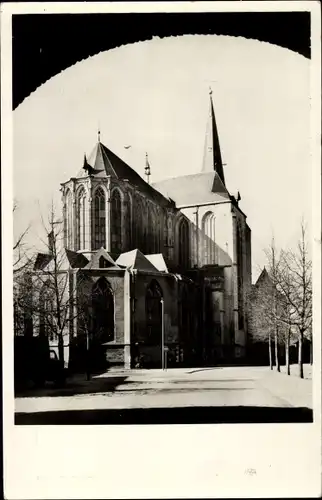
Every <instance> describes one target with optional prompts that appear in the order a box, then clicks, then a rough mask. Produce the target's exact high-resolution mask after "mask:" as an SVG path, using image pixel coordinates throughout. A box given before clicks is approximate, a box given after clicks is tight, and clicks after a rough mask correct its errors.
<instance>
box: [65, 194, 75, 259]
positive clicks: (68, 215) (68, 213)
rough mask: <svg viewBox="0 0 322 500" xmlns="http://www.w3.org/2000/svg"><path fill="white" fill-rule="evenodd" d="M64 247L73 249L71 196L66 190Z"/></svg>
mask: <svg viewBox="0 0 322 500" xmlns="http://www.w3.org/2000/svg"><path fill="white" fill-rule="evenodd" d="M65 217H66V247H67V248H68V249H72V248H73V246H74V245H73V196H72V193H71V191H70V189H68V191H67V194H66V215H65Z"/></svg>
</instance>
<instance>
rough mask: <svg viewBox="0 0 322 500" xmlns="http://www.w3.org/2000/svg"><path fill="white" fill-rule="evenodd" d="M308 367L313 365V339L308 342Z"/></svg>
mask: <svg viewBox="0 0 322 500" xmlns="http://www.w3.org/2000/svg"><path fill="white" fill-rule="evenodd" d="M310 365H313V339H311V342H310Z"/></svg>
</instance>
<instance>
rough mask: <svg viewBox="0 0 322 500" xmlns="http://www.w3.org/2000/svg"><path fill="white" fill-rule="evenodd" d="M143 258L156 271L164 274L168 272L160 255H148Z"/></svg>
mask: <svg viewBox="0 0 322 500" xmlns="http://www.w3.org/2000/svg"><path fill="white" fill-rule="evenodd" d="M145 257H146V258H147V259H148V260H149V261H150V262H151V264H152V265H153V266H154V267H155V268H156V269H157V270H158V271H162V272H166V273H167V272H169V271H168V268H167V265H166V263H165V260H164V257H163V255H162V253H154V254H149V255H145Z"/></svg>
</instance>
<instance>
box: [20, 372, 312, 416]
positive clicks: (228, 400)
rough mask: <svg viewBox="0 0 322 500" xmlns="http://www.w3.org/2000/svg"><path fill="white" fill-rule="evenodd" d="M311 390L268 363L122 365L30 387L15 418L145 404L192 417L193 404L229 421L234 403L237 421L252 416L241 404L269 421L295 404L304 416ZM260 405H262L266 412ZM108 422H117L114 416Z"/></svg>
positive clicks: (307, 382) (140, 407)
mask: <svg viewBox="0 0 322 500" xmlns="http://www.w3.org/2000/svg"><path fill="white" fill-rule="evenodd" d="M311 394H312V391H311V380H300V379H298V378H297V377H294V376H291V377H288V376H287V375H286V374H284V373H276V372H274V371H273V372H272V371H270V370H269V369H268V368H267V367H223V368H221V367H216V368H199V369H170V370H167V371H165V372H162V371H161V370H132V371H131V372H125V371H122V370H121V371H113V372H108V373H104V374H102V375H99V376H95V377H93V378H92V380H91V381H89V382H88V381H86V379H85V376H83V375H81V376H78V377H77V378H76V377H75V378H74V379H73V380H69V381H68V382H67V385H66V387H64V388H62V389H54V388H50V387H48V388H45V389H42V390H41V391H37V392H36V391H31V390H30V391H29V392H26V393H24V394H23V395H22V396H21V397H17V398H16V400H15V411H16V423H33V417H35V418H36V417H37V418H36V420H37V422H39V419H41V418H43V419H45V415H47V416H51V419H54V421H55V422H56V421H57V418H58V419H61V418H63V417H62V415H63V413H66V412H71V415H72V417H73V418H75V416H77V415H78V417H79V416H80V415H81V412H83V414H82V415H83V417H82V422H81V423H86V418H85V417H86V412H88V415H90V412H96V413H95V415H96V417H97V415H98V412H101V415H103V413H102V412H104V415H105V418H107V416H108V415H110V416H111V415H113V412H114V413H115V414H117V415H120V410H122V412H123V413H122V414H124V412H126V411H127V412H129V411H130V410H131V411H132V413H133V415H134V414H135V415H138V414H139V413H140V412H141V413H142V410H144V409H145V410H147V409H158V410H159V411H158V413H157V414H158V415H159V417H158V419H159V420H160V418H161V417H160V415H161V413H162V412H161V413H160V411H161V410H162V411H163V414H165V413H166V411H167V412H168V413H169V411H171V409H175V410H176V412H177V415H180V416H184V415H185V414H188V413H189V412H190V413H194V415H195V416H194V419H195V418H197V417H196V415H197V410H196V409H197V408H199V409H200V411H201V414H202V417H203V418H204V417H205V416H206V414H207V412H208V413H209V411H210V412H211V415H212V416H211V417H209V418H210V420H212V419H213V418H214V416H216V415H220V414H222V411H223V410H222V409H223V408H225V409H226V413H225V415H230V416H229V418H228V420H229V419H231V418H232V416H231V415H232V414H233V411H232V410H233V409H236V408H238V411H237V410H236V411H237V414H236V416H235V417H234V418H236V419H237V421H238V412H239V414H242V413H243V412H244V416H241V420H242V421H244V420H243V419H246V420H247V418H250V419H251V420H252V418H253V417H252V415H251V414H250V412H249V411H248V413H247V415H245V411H246V410H245V409H253V413H254V412H255V413H256V414H259V412H261V417H260V421H262V419H263V418H264V420H265V418H266V417H265V415H267V419H268V421H270V420H269V416H270V415H272V416H273V417H274V415H277V414H278V415H281V414H282V413H283V417H280V416H278V419H279V418H282V420H283V418H286V420H287V419H288V418H289V417H288V415H289V416H291V415H295V409H297V411H298V412H299V411H300V410H299V409H304V410H305V412H306V415H308V413H307V411H308V409H309V408H312V401H311V399H312V396H311ZM263 409H265V410H266V413H265V414H264V413H263ZM282 409H283V410H282ZM138 410H140V412H139V411H138ZM185 410H186V411H185ZM277 410H279V413H277ZM151 411H152V410H151ZM151 411H150V413H151ZM301 411H302V410H301ZM77 412H78V413H77ZM84 412H85V413H84ZM108 412H109V413H108ZM178 412H179V413H178ZM281 412H282V413H281ZM141 413H140V414H141ZM155 413H156V411H155ZM151 414H152V413H151ZM84 415H85V416H84ZM84 418H85V422H84ZM100 418H101V417H100ZM180 418H181V417H180ZM207 418H208V417H207ZM225 418H226V416H225ZM298 418H300V416H299V413H298V416H297V417H296V419H298ZM307 418H308V417H307V416H305V417H304V419H307ZM55 419H56V420H55ZM107 420H108V418H107ZM112 420H113V419H112ZM273 420H274V418H273ZM189 421H190V420H189ZM207 421H208V420H207ZM229 421H230V420H229ZM234 421H235V420H234ZM296 421H297V420H296ZM104 422H105V420H104ZM51 423H53V422H51ZM107 423H108V422H107ZM111 423H117V422H114V420H113V422H111ZM131 423H135V422H131ZM143 423H146V421H144V422H143ZM160 423H162V422H160Z"/></svg>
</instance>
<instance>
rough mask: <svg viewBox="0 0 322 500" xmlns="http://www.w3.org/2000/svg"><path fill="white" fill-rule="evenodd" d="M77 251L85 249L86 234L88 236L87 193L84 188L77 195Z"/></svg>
mask: <svg viewBox="0 0 322 500" xmlns="http://www.w3.org/2000/svg"><path fill="white" fill-rule="evenodd" d="M76 204H77V245H76V246H77V250H84V249H85V234H86V217H85V205H86V192H85V189H84V188H83V187H81V188H80V190H79V191H78V193H77V202H76Z"/></svg>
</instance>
